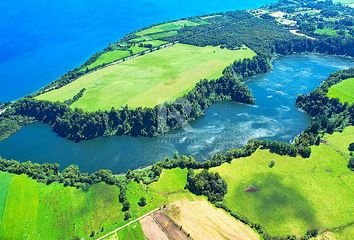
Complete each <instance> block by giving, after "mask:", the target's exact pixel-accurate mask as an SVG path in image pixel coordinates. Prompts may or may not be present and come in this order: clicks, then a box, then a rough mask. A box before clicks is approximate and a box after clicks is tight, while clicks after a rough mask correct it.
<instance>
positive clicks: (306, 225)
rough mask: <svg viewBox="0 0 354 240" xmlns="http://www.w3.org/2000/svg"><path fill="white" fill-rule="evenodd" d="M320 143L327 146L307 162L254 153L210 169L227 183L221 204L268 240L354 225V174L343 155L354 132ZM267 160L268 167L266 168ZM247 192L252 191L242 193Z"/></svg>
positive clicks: (315, 149)
mask: <svg viewBox="0 0 354 240" xmlns="http://www.w3.org/2000/svg"><path fill="white" fill-rule="evenodd" d="M325 138H326V140H327V141H328V144H321V145H320V146H314V147H312V155H311V157H310V158H309V159H303V158H301V157H296V158H292V157H286V156H279V155H276V154H271V153H270V152H269V151H265V150H258V151H256V153H254V154H253V155H252V156H250V157H246V158H242V159H238V160H235V161H233V162H232V163H231V164H223V165H221V166H220V167H217V168H213V169H212V171H215V172H219V173H220V175H221V177H222V178H223V179H224V180H226V182H227V184H228V193H227V194H226V196H225V204H226V205H227V206H228V207H229V208H230V209H232V210H233V211H234V212H237V213H239V214H242V215H244V216H246V217H247V218H249V219H250V220H251V221H253V222H256V223H259V224H261V225H262V226H263V227H264V228H265V230H266V231H268V232H269V233H270V234H271V235H289V234H295V235H297V236H301V235H303V234H304V233H305V232H306V230H308V229H319V230H324V229H332V228H336V227H339V226H343V225H346V224H350V223H353V222H354V208H353V207H352V203H353V202H352V201H353V199H354V173H353V172H351V171H350V170H349V169H348V168H347V163H348V158H346V155H345V154H348V153H349V152H348V150H346V149H347V148H348V145H349V143H350V142H353V141H354V127H348V128H346V129H345V131H344V132H343V134H340V133H336V134H334V135H328V136H326V137H325ZM337 143H338V145H337ZM342 152H343V153H344V154H342ZM271 160H275V166H274V167H273V168H269V167H268V164H269V162H270V161H271ZM251 187H252V188H253V189H255V190H256V191H252V192H247V191H246V190H247V189H250V188H251Z"/></svg>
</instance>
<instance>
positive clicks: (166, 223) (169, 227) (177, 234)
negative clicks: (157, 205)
mask: <svg viewBox="0 0 354 240" xmlns="http://www.w3.org/2000/svg"><path fill="white" fill-rule="evenodd" d="M153 218H154V220H155V221H156V222H157V223H158V224H159V226H160V227H161V228H162V229H163V231H164V232H165V233H166V234H167V236H168V238H169V239H170V240H187V239H188V237H187V235H186V234H185V233H184V232H183V231H182V229H180V227H179V226H178V225H177V224H176V223H174V222H173V221H172V220H171V218H169V217H168V216H167V215H166V214H165V213H164V212H163V211H158V212H156V213H154V214H153Z"/></svg>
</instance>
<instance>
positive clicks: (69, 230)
mask: <svg viewBox="0 0 354 240" xmlns="http://www.w3.org/2000/svg"><path fill="white" fill-rule="evenodd" d="M0 183H1V188H0V204H1V205H0V219H1V220H0V221H1V223H0V238H1V239H72V238H73V237H75V236H77V237H85V238H88V237H89V235H90V234H91V232H92V231H95V232H100V231H101V230H102V227H103V230H105V231H107V230H110V229H112V228H113V227H114V226H115V225H116V224H118V222H117V221H118V220H117V219H123V213H122V212H121V208H122V206H121V204H120V203H119V202H118V194H119V190H118V188H117V187H115V186H109V185H107V184H103V183H100V184H96V185H94V186H92V187H91V188H90V189H89V191H88V192H87V193H85V192H83V191H82V190H79V189H76V188H72V187H63V185H60V184H57V183H54V184H51V185H48V186H47V185H45V184H42V183H38V182H36V181H34V180H32V179H30V178H28V177H27V176H25V175H14V174H9V173H4V172H0ZM122 222H123V221H122Z"/></svg>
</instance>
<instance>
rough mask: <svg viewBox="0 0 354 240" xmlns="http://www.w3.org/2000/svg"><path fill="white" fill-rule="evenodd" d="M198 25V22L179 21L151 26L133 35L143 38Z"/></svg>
mask: <svg viewBox="0 0 354 240" xmlns="http://www.w3.org/2000/svg"><path fill="white" fill-rule="evenodd" d="M198 25H200V23H199V22H192V21H190V20H179V21H175V22H169V23H163V24H160V25H156V26H153V27H151V28H148V29H145V30H142V31H139V32H137V33H135V35H137V36H143V35H148V34H153V33H160V32H168V31H173V30H179V29H181V28H184V27H194V26H198Z"/></svg>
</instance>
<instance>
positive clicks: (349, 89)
mask: <svg viewBox="0 0 354 240" xmlns="http://www.w3.org/2000/svg"><path fill="white" fill-rule="evenodd" d="M327 95H328V97H330V98H339V100H340V101H341V102H342V103H345V102H347V103H348V104H349V105H350V104H353V103H354V78H349V79H345V80H343V81H341V82H340V83H337V84H335V85H333V86H331V87H330V88H329V89H328V94H327Z"/></svg>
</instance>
